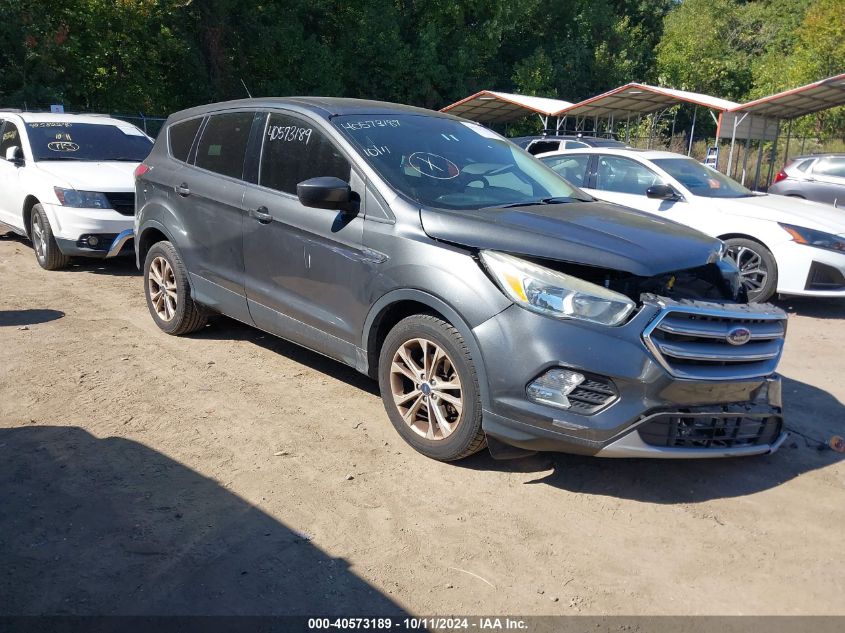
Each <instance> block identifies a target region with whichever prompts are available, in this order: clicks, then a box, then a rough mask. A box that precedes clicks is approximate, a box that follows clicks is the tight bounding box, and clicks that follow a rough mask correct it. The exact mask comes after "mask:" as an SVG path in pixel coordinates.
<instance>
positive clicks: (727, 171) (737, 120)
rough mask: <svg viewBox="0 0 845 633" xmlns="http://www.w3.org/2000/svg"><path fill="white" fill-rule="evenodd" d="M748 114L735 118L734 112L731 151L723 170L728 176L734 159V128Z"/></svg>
mask: <svg viewBox="0 0 845 633" xmlns="http://www.w3.org/2000/svg"><path fill="white" fill-rule="evenodd" d="M746 116H748V113H747V112H746V113H745V114H743V115H742V118H741V119H740V118H737V116H736V114H734V129H733V131H732V132H731V151H730V152H728V168H727V169H726V170H725V175H726V176H728V177H729V178H730V176H731V166H732V165H733V160H734V144H735V143H736V128H737V127H738V126H739V124H740V123H742V122H743V121H744V120H745V117H746Z"/></svg>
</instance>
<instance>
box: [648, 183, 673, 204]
mask: <svg viewBox="0 0 845 633" xmlns="http://www.w3.org/2000/svg"><path fill="white" fill-rule="evenodd" d="M645 195H646V197H648V198H652V199H654V200H680V199H681V196H680V195H678V192H677V191H675V190H674V189H672V187H671V186H670V185H652V186H651V187H649V188H648V189H646V190H645Z"/></svg>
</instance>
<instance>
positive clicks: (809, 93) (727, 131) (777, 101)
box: [716, 73, 845, 189]
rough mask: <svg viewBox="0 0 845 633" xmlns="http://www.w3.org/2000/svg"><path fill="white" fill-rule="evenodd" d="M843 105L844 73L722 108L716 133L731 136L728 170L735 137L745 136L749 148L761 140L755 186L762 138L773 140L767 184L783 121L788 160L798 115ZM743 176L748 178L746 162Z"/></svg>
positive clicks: (761, 156)
mask: <svg viewBox="0 0 845 633" xmlns="http://www.w3.org/2000/svg"><path fill="white" fill-rule="evenodd" d="M843 105H845V73H842V74H840V75H835V76H833V77H828V78H827V79H822V80H820V81H816V82H814V83H811V84H807V85H805V86H799V87H798V88H792V89H790V90H784V91H783V92H779V93H777V94H773V95H769V96H768V97H762V98H760V99H756V100H754V101H749V102H748V103H743V104H742V105H737V106H736V107H734V108H731V109H730V110H729V111H726V112H723V113H722V115H721V116H720V117H719V126H718V128H717V132H716V136H717V138H730V139H731V149H730V154H729V155H728V169H727V174H728V175H730V172H731V166H732V162H733V155H734V146H735V144H736V140H737V139H745V142H746V148H747V146H748V142H749V141H750V140H752V139H753V140H756V141H757V142H758V150H757V166H756V169H755V173H754V182H753V185H752V188H754V189H756V188H757V187H758V185H759V179H760V166H761V164H762V160H763V142H764V141H773V145H772V156H771V160H770V161H769V173H768V176H767V178H766V185H767V186H768V184H769V183H770V182H771V180H772V173H773V172H774V165H775V159H776V157H777V140H778V136H779V135H780V128H781V123H782V122H783V121H788V122H789V127H788V128H787V136H786V147H785V149H784V162H785V161H787V160H789V141H790V139H791V137H792V122H793V121H794V120H795V119H797V118H799V117H802V116H806V115H808V114H813V113H815V112H821V111H822V110H827V109H829V108H835V107H838V106H843ZM746 156H747V152H746ZM742 180H743V181H744V180H745V167H744V166H743V175H742Z"/></svg>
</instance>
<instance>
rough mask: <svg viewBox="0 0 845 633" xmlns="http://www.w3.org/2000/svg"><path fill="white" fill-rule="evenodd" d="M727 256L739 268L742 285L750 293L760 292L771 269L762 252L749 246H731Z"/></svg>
mask: <svg viewBox="0 0 845 633" xmlns="http://www.w3.org/2000/svg"><path fill="white" fill-rule="evenodd" d="M726 255H727V257H728V258H729V259H730V260H732V261H733V263H734V264H736V267H737V268H739V274H740V278H741V279H742V285H743V286H744V287H745V290H746V291H747V292H748V294H754V293H758V292H760V291H761V290H762V289H763V288H764V287H765V285H766V281H767V280H768V279H769V271H768V270H767V269H766V263H765V262H764V261H763V257H762V256H761V255H760V253H758V252H756V251H754V250H752V249H750V248H748V247H747V246H729V247H728V249H727V252H726Z"/></svg>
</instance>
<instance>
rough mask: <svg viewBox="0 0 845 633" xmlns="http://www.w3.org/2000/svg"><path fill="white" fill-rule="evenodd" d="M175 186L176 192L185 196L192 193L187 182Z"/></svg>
mask: <svg viewBox="0 0 845 633" xmlns="http://www.w3.org/2000/svg"><path fill="white" fill-rule="evenodd" d="M173 188H174V189H175V190H176V193H178V194H179V195H180V196H182V197H183V198H185V197H187V196H190V195H191V190H190V189H189V188H188V183H186V182H183V183H182V184H181V185H176V186H175V187H173Z"/></svg>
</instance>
